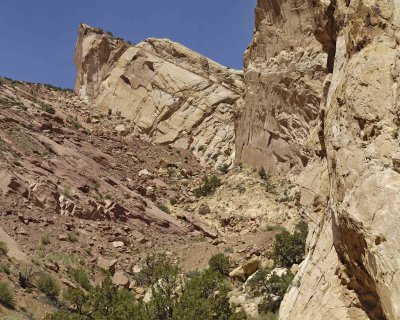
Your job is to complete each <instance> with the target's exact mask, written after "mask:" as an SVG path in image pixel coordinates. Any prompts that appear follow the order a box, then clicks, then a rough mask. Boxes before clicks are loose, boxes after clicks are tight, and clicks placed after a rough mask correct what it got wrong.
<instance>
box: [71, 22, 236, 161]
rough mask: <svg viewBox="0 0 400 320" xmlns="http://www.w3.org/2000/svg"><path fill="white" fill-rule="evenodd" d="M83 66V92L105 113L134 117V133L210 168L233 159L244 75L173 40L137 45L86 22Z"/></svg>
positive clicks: (79, 87)
mask: <svg viewBox="0 0 400 320" xmlns="http://www.w3.org/2000/svg"><path fill="white" fill-rule="evenodd" d="M75 64H76V67H77V70H78V74H77V78H76V82H75V91H76V92H77V93H79V95H80V97H81V98H82V99H84V100H85V101H87V102H91V103H92V104H93V105H94V107H95V108H97V109H98V110H100V111H102V112H104V113H111V114H113V113H114V114H115V113H120V114H121V115H122V116H123V117H126V118H127V119H131V120H132V122H131V124H132V125H133V126H132V127H131V128H126V130H132V132H133V133H134V134H138V135H141V136H143V137H146V138H147V139H150V140H151V141H153V142H155V143H160V144H172V145H174V146H177V147H181V148H184V149H192V150H194V152H195V154H196V155H197V156H198V157H199V158H201V159H202V160H203V161H205V162H209V163H210V164H215V165H218V164H221V163H228V164H230V163H231V162H232V161H233V159H234V123H233V122H234V121H233V117H234V108H235V106H236V103H237V102H238V101H239V100H240V97H241V94H242V83H243V81H242V73H241V71H236V70H232V69H228V68H226V67H223V66H221V65H219V64H217V63H216V62H214V61H212V60H210V59H207V58H205V57H203V56H201V55H200V54H198V53H196V52H194V51H192V50H190V49H188V48H186V47H184V46H182V45H180V44H177V43H174V42H172V41H170V40H167V39H147V40H145V41H143V42H141V43H139V44H137V45H130V44H128V43H126V42H124V41H122V40H120V39H115V38H113V37H112V36H111V35H110V34H109V33H105V32H103V31H102V30H100V29H95V28H91V27H89V26H87V25H84V24H82V25H81V26H80V29H79V38H78V41H77V45H76V51H75ZM109 110H110V111H109ZM126 130H124V131H126ZM203 146H204V147H203ZM200 147H201V148H200ZM199 148H200V150H202V151H199Z"/></svg>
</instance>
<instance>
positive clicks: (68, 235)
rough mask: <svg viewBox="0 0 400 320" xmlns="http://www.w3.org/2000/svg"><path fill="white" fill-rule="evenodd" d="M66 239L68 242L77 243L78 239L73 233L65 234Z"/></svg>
mask: <svg viewBox="0 0 400 320" xmlns="http://www.w3.org/2000/svg"><path fill="white" fill-rule="evenodd" d="M67 239H68V241H69V242H78V237H77V235H76V234H75V233H73V232H68V233H67Z"/></svg>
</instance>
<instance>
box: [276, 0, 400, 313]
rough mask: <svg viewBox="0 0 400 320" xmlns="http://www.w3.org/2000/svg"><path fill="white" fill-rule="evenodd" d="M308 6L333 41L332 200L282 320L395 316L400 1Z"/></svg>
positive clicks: (328, 123)
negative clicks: (334, 49)
mask: <svg viewBox="0 0 400 320" xmlns="http://www.w3.org/2000/svg"><path fill="white" fill-rule="evenodd" d="M314 6H315V21H316V26H315V28H316V34H317V35H318V34H319V35H324V34H325V36H321V37H319V40H320V41H322V42H323V43H324V41H326V40H327V39H328V40H331V39H332V38H335V44H336V52H335V58H334V66H333V74H332V77H331V84H330V87H329V91H328V94H327V98H326V105H325V113H324V137H323V140H324V144H325V146H326V154H327V163H328V172H329V181H330V188H329V204H328V211H327V212H326V214H325V216H324V217H322V218H321V220H320V222H319V224H318V227H317V228H316V232H315V233H314V234H313V236H312V239H311V240H310V250H309V254H308V256H307V259H306V261H305V262H304V263H303V264H302V268H301V272H300V273H299V274H298V275H297V276H296V281H298V286H297V287H294V288H292V289H291V291H290V292H289V294H287V296H286V297H285V300H284V302H283V304H282V306H281V319H285V320H286V319H311V318H312V319H368V318H369V319H400V303H399V301H400V297H399V296H400V259H399V248H400V245H399V239H400V222H399V221H400V220H399V219H398V218H399V216H400V206H399V204H400V193H399V191H400V174H399V172H400V170H399V163H400V162H399V155H400V141H399V128H400V120H399V116H400V105H399V94H398V78H399V75H400V59H399V58H400V46H399V43H400V33H399V30H400V29H399V27H400V3H399V2H397V1H393V0H380V1H374V0H369V1H367V0H364V1H362V0H352V1H345V0H343V1H342V0H338V1H334V0H331V1H330V2H328V1H314ZM332 24H334V25H335V26H336V27H335V28H327V26H329V25H331V26H332ZM332 31H334V32H335V34H334V35H333V34H332V33H331V34H330V32H332ZM332 36H333V37H332Z"/></svg>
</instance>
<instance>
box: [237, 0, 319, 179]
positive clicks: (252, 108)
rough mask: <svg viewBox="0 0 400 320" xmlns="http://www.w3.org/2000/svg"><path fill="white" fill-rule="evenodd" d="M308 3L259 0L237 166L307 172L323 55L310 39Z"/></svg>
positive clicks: (247, 66) (312, 149)
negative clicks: (244, 165) (302, 170)
mask: <svg viewBox="0 0 400 320" xmlns="http://www.w3.org/2000/svg"><path fill="white" fill-rule="evenodd" d="M313 24H314V15H313V8H312V5H311V3H310V2H309V1H306V0H297V1H294V0H259V1H258V2H257V8H256V28H255V33H254V38H253V42H252V43H251V45H250V46H249V48H248V49H247V51H246V53H245V70H244V76H245V95H244V108H243V110H242V112H241V113H240V115H239V117H238V119H237V120H236V161H237V162H238V163H239V162H243V163H246V164H249V165H252V166H255V167H264V168H265V169H267V170H268V171H270V172H272V173H274V174H282V175H285V174H287V173H288V172H290V171H291V172H298V171H299V169H301V168H303V167H305V166H306V165H307V163H308V162H309V160H310V158H312V157H313V156H314V155H315V152H316V151H318V149H319V146H317V147H315V144H314V145H313V144H312V141H313V139H314V140H315V130H314V129H315V128H316V127H317V126H318V116H319V105H320V99H321V93H322V84H323V80H324V78H325V76H326V74H327V68H326V65H327V63H326V61H327V54H326V53H324V52H323V50H322V46H321V43H320V42H318V41H317V40H316V39H315V36H314V34H313V31H314V29H313Z"/></svg>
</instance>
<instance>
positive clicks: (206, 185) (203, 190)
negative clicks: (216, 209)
mask: <svg viewBox="0 0 400 320" xmlns="http://www.w3.org/2000/svg"><path fill="white" fill-rule="evenodd" d="M221 185H222V182H221V180H220V179H219V178H218V177H217V176H212V177H211V178H208V177H204V178H203V184H202V185H201V186H200V187H199V188H197V189H195V190H194V191H193V194H194V195H195V197H197V198H200V197H205V196H208V195H211V194H213V193H214V192H215V190H216V189H217V188H218V187H220V186H221Z"/></svg>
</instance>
